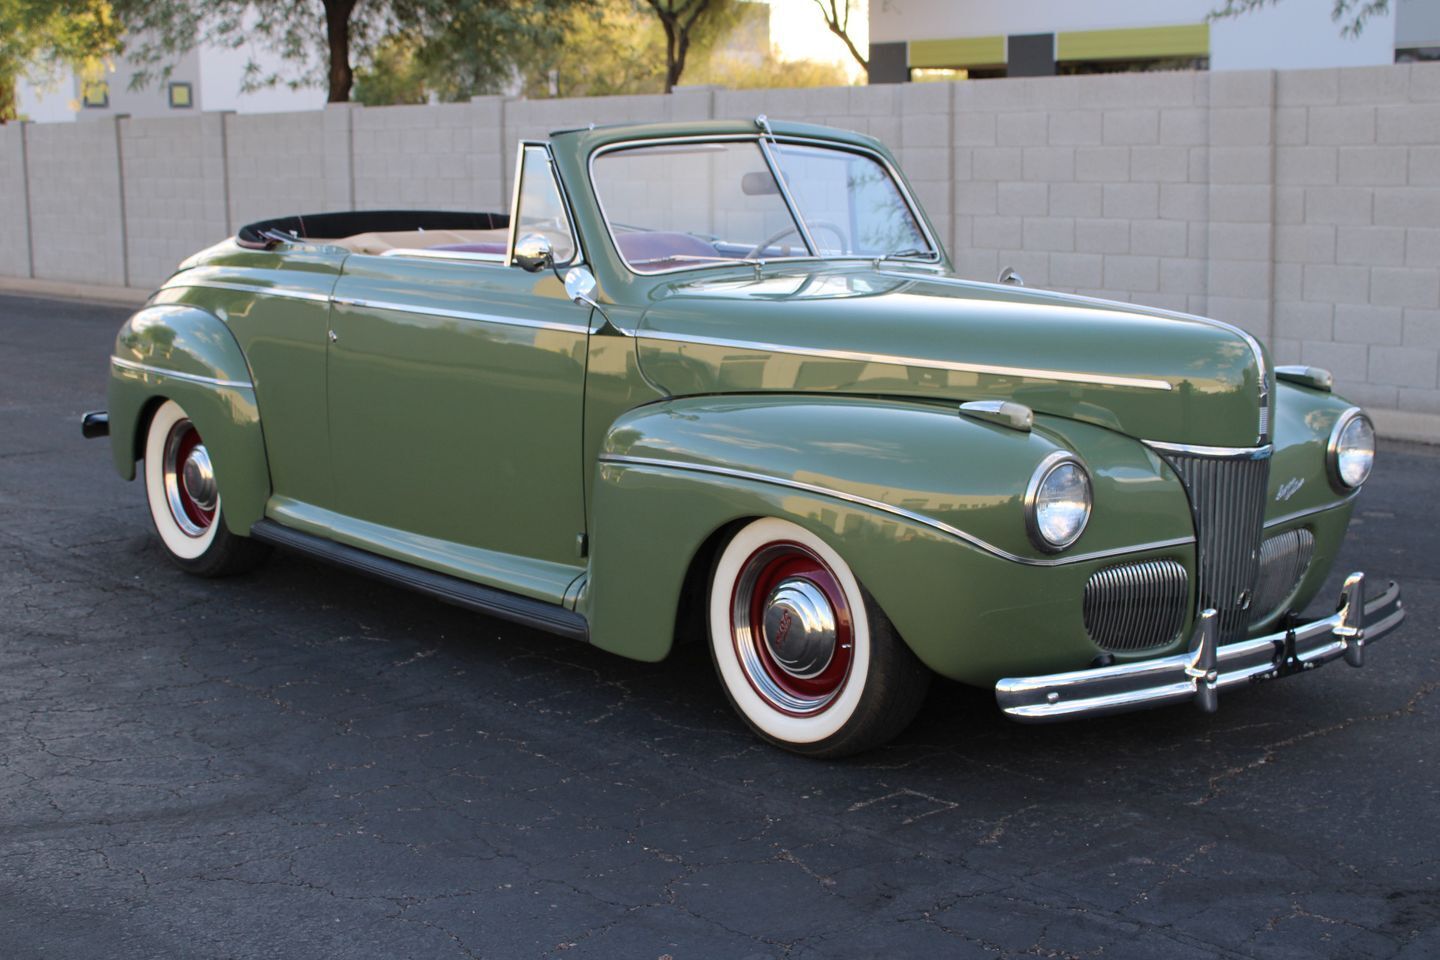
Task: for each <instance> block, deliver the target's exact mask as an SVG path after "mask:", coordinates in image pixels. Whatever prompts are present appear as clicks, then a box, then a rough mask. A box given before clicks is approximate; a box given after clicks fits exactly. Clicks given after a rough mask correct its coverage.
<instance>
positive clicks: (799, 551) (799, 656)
mask: <svg viewBox="0 0 1440 960" xmlns="http://www.w3.org/2000/svg"><path fill="white" fill-rule="evenodd" d="M730 632H731V637H732V640H733V642H734V646H735V655H736V657H737V659H738V660H739V662H740V668H741V669H742V670H743V671H744V672H745V678H746V680H748V681H749V683H750V686H751V687H752V688H754V690H755V692H756V693H758V694H759V695H760V696H761V697H762V698H763V699H764V700H765V701H766V702H768V703H769V704H770V706H772V707H774V708H775V709H776V710H779V711H780V712H781V713H787V714H790V715H791V716H797V717H807V716H813V715H814V714H817V713H820V712H821V711H823V710H825V709H827V708H828V707H829V706H830V704H831V703H833V702H834V701H835V698H836V697H838V696H839V695H840V691H841V690H842V689H844V687H845V684H846V681H847V680H848V678H849V676H850V667H851V664H852V662H853V660H854V646H855V644H854V637H853V632H854V623H853V617H852V615H851V613H850V608H849V606H848V605H847V604H846V602H845V594H844V591H843V590H842V589H841V587H840V585H839V582H838V581H837V580H836V578H835V575H834V573H833V572H832V571H831V570H830V569H829V567H827V566H826V565H825V564H824V562H823V561H821V560H820V558H819V557H817V556H815V554H814V553H812V552H811V551H809V550H808V549H806V548H804V547H802V546H800V545H798V544H794V543H788V542H778V543H772V544H768V545H766V546H764V547H761V548H760V549H759V550H757V551H756V552H755V553H754V554H753V555H752V556H751V557H750V559H749V560H747V561H746V562H745V564H744V566H743V567H742V568H741V571H740V574H739V577H738V578H737V580H736V582H735V586H734V594H733V597H732V600H731V607H730Z"/></svg>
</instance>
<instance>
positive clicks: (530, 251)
mask: <svg viewBox="0 0 1440 960" xmlns="http://www.w3.org/2000/svg"><path fill="white" fill-rule="evenodd" d="M554 262H555V249H554V248H553V247H551V246H550V241H549V240H548V239H546V238H545V237H544V236H543V235H542V234H538V233H527V234H525V236H523V237H521V238H520V239H519V240H516V241H515V265H516V266H518V267H519V268H520V269H521V270H524V271H526V272H527V273H539V272H540V271H541V270H544V269H545V268H546V267H548V266H550V265H551V264H553V263H554Z"/></svg>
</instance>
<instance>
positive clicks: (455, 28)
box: [353, 0, 593, 105]
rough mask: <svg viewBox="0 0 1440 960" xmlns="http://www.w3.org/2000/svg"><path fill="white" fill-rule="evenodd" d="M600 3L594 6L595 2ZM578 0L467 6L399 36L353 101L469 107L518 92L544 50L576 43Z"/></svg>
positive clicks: (372, 53) (376, 56) (375, 51)
mask: <svg viewBox="0 0 1440 960" xmlns="http://www.w3.org/2000/svg"><path fill="white" fill-rule="evenodd" d="M592 2H593V0H592ZM576 5H577V0H539V2H528V3H523V4H522V3H496V2H493V0H492V2H488V3H466V4H460V5H457V7H456V8H455V9H453V10H452V11H451V14H450V15H449V16H448V17H447V18H445V19H444V20H443V21H435V22H431V23H430V24H429V25H428V26H426V25H418V26H413V27H412V28H411V29H408V30H401V31H398V32H395V33H392V34H390V35H388V36H386V37H384V38H383V39H381V40H380V41H379V42H378V43H376V44H375V45H374V46H373V47H372V48H371V49H370V50H369V51H368V54H367V57H366V61H367V62H366V63H365V64H363V65H362V66H360V67H358V68H357V70H356V75H355V76H356V79H355V87H354V91H353V96H354V98H355V99H356V100H359V101H360V102H362V103H366V104H374V105H378V104H386V103H425V102H427V101H428V100H430V99H432V98H433V99H437V100H441V101H445V102H454V101H460V100H468V99H469V98H470V97H473V96H477V95H480V94H485V93H496V92H499V91H500V90H502V89H507V88H509V87H511V86H512V85H513V84H514V83H515V81H516V80H517V79H518V78H523V77H524V76H526V75H527V71H528V70H529V69H530V68H531V67H532V66H533V62H534V59H535V57H536V56H539V55H540V53H541V52H542V51H549V50H553V49H558V48H562V47H564V46H566V45H567V44H568V40H569V38H568V37H567V36H566V27H567V25H568V23H569V17H568V16H567V14H568V12H569V10H570V8H571V7H572V6H576Z"/></svg>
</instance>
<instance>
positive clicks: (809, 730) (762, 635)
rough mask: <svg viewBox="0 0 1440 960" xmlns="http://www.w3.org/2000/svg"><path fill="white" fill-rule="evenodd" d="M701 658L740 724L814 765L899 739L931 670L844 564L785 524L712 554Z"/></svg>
mask: <svg viewBox="0 0 1440 960" xmlns="http://www.w3.org/2000/svg"><path fill="white" fill-rule="evenodd" d="M707 614H708V621H709V628H710V629H709V633H710V652H711V654H712V657H713V659H714V662H715V668H716V671H717V672H718V674H719V676H720V681H721V684H722V686H723V687H724V689H725V692H726V695H727V696H728V697H729V699H730V702H731V704H732V705H733V706H734V707H735V710H736V712H737V713H739V714H740V716H741V718H743V719H744V720H745V722H746V723H747V724H748V725H749V726H750V728H751V729H752V730H753V731H754V732H755V733H757V734H759V735H760V736H761V737H763V738H764V739H766V740H769V741H770V742H772V743H774V744H777V745H779V746H782V747H785V748H786V749H789V750H793V751H795V752H797V753H803V754H807V755H811V756H823V757H835V756H843V755H846V754H850V753H856V752H859V751H861V750H865V749H869V748H870V747H873V746H876V745H878V744H880V743H883V742H885V741H886V740H889V739H890V738H891V737H893V736H894V735H895V734H897V733H899V732H900V730H901V729H903V728H904V726H905V725H906V724H908V723H909V722H910V720H911V719H912V718H913V717H914V715H915V712H916V711H917V710H918V709H919V707H920V705H921V703H922V702H923V700H924V695H925V689H926V687H927V686H928V684H929V679H930V674H929V671H928V670H927V669H926V668H925V667H924V665H923V664H921V663H920V662H919V661H918V660H917V659H916V658H915V655H914V654H913V653H911V651H910V649H909V648H908V647H906V646H905V644H904V642H903V641H902V640H901V639H900V638H899V637H898V636H897V635H896V634H895V632H894V629H893V628H892V627H891V625H890V622H889V620H888V619H887V618H886V617H885V614H884V613H883V612H882V611H881V610H880V608H879V606H878V605H876V604H875V602H874V600H873V599H871V598H870V596H869V595H868V594H867V593H866V592H865V591H864V589H863V588H862V587H861V586H860V583H859V581H858V580H856V579H855V575H854V574H853V573H852V572H851V570H850V567H849V566H848V565H847V564H846V563H845V561H844V559H843V558H842V557H841V556H840V555H839V554H838V553H837V552H836V551H835V550H834V549H833V548H831V547H830V545H829V544H827V543H826V542H825V541H824V540H822V539H821V538H820V537H818V536H816V535H815V534H813V533H811V532H810V531H808V530H806V529H804V528H803V527H800V526H798V525H796V524H794V523H791V522H789V521H786V520H780V519H777V518H773V517H770V518H763V519H760V520H755V521H752V522H750V523H748V524H747V525H746V526H744V527H742V528H741V529H740V530H739V531H738V532H737V533H735V535H734V536H733V537H732V538H731V539H730V541H729V542H728V543H727V544H726V545H725V548H724V549H723V550H722V551H721V553H720V555H719V557H718V558H717V560H716V562H715V566H714V570H713V573H712V575H711V581H710V592H709V599H708V610H707Z"/></svg>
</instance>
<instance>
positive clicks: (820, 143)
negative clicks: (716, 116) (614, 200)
mask: <svg viewBox="0 0 1440 960" xmlns="http://www.w3.org/2000/svg"><path fill="white" fill-rule="evenodd" d="M735 142H742V143H743V142H749V143H755V144H757V145H758V147H759V149H760V153H761V155H762V156H764V158H765V163H766V164H767V166H768V167H769V170H770V175H771V177H773V178H774V179H775V183H776V185H777V186H778V187H779V190H780V195H781V197H782V198H783V199H784V201H785V205H786V208H787V209H788V210H789V212H790V216H791V217H792V218H794V220H795V225H796V227H797V229H798V231H799V233H800V235H801V237H802V238H803V240H804V242H805V246H806V249H807V250H809V251H811V252H809V253H807V254H805V255H804V256H790V257H756V258H754V259H746V258H733V259H724V260H716V261H714V262H704V263H688V264H681V265H679V266H674V267H663V268H660V269H655V270H645V269H641V268H639V267H637V266H635V265H633V264H631V263H630V261H629V260H628V259H626V257H625V255H624V254H623V253H622V252H621V251H620V243H619V241H618V240H617V239H616V237H615V228H614V227H613V226H612V225H611V222H610V214H609V212H608V211H606V209H605V201H604V200H603V199H601V196H600V187H599V184H598V183H597V182H596V179H595V161H596V159H597V158H598V157H601V156H603V155H605V154H607V153H614V152H618V151H622V150H635V149H641V148H644V147H658V146H669V145H672V144H685V143H735ZM771 144H777V145H779V144H798V145H801V146H809V147H821V148H824V149H829V150H835V151H838V152H841V153H853V154H858V155H860V156H863V157H866V158H868V159H870V160H873V161H875V162H876V163H878V164H880V166H881V167H882V168H883V169H884V170H885V173H886V174H887V175H888V176H889V177H890V182H891V183H892V184H894V186H895V189H896V191H897V192H898V193H899V194H900V198H901V199H902V200H903V201H904V202H905V207H906V209H907V210H908V211H909V213H910V216H911V218H912V219H914V221H915V225H916V227H917V228H918V229H919V230H920V233H921V235H923V236H924V238H925V242H926V244H927V245H928V246H929V247H930V252H929V254H927V255H925V256H910V257H888V256H876V255H874V254H853V253H852V254H840V255H837V256H819V255H817V254H816V253H814V250H815V246H814V242H813V241H812V240H811V238H810V227H809V224H807V223H806V221H805V218H804V217H803V216H802V215H801V213H800V210H799V208H798V207H797V206H796V205H795V202H794V198H793V197H792V196H791V194H790V188H789V185H788V183H787V182H786V180H785V177H784V173H783V172H782V171H781V170H780V169H779V167H778V161H777V160H776V159H775V157H774V156H773V155H772V152H771V150H770V145H771ZM585 166H586V174H587V175H588V176H589V178H590V195H591V196H592V197H593V198H594V199H595V206H596V208H597V209H598V210H599V213H600V219H601V220H602V221H603V222H604V224H605V232H606V234H607V235H608V236H609V238H610V246H611V248H612V249H613V250H614V251H615V255H616V257H618V258H619V260H620V263H621V264H622V265H624V267H625V269H626V270H628V271H629V272H630V273H631V274H633V275H635V276H639V277H654V276H661V275H664V274H668V273H681V272H684V271H689V270H714V269H717V268H722V269H733V268H735V267H737V266H756V267H758V266H763V265H765V264H767V263H828V262H836V261H849V262H866V263H879V262H882V261H885V262H891V261H893V262H899V263H920V264H926V265H929V266H939V265H941V264H942V263H943V262H944V253H943V251H942V249H941V246H940V242H939V241H938V240H937V239H936V237H935V234H934V232H933V231H932V230H931V229H930V224H929V222H928V221H927V220H926V219H925V216H924V214H923V213H922V212H921V208H920V204H919V203H918V202H917V201H916V200H915V197H914V196H913V195H912V194H911V192H910V187H909V184H907V183H906V182H905V179H904V178H903V177H901V176H900V172H899V171H898V170H897V169H896V168H895V165H894V164H893V163H891V162H890V160H889V159H888V158H887V157H885V156H884V155H883V154H881V153H880V152H878V151H876V150H871V149H869V148H867V147H864V146H861V145H859V144H853V143H845V142H843V141H839V140H827V139H824V138H823V137H804V136H793V135H786V134H766V133H761V132H759V131H757V132H755V133H702V134H694V135H690V136H680V137H646V138H642V139H637V140H619V141H616V142H614V143H607V144H604V145H603V146H600V147H597V148H595V149H594V150H592V151H591V152H590V156H589V157H588V158H587V160H586V165H585Z"/></svg>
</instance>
